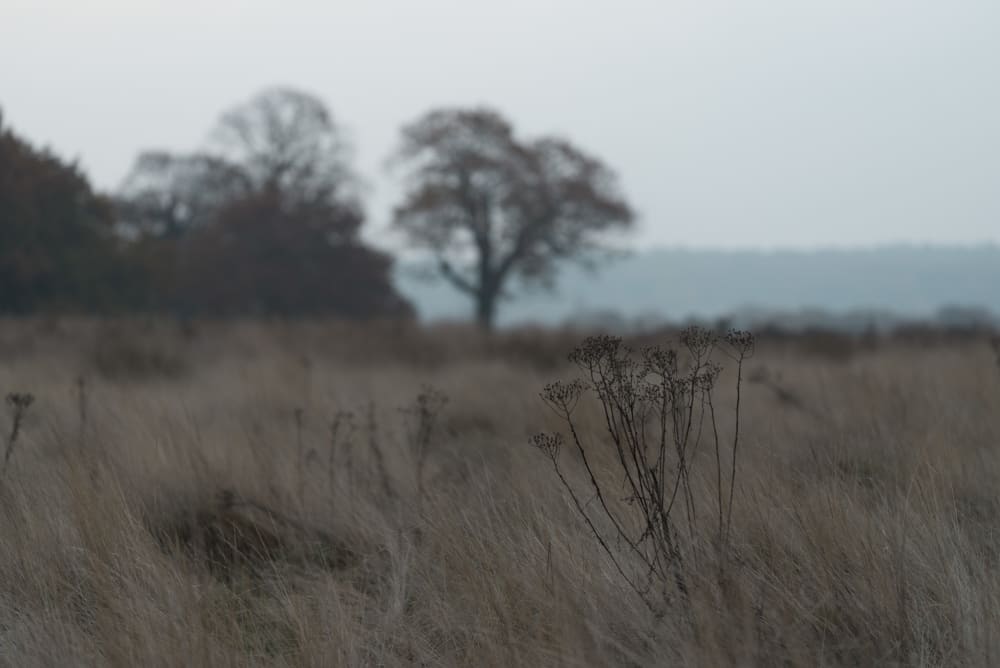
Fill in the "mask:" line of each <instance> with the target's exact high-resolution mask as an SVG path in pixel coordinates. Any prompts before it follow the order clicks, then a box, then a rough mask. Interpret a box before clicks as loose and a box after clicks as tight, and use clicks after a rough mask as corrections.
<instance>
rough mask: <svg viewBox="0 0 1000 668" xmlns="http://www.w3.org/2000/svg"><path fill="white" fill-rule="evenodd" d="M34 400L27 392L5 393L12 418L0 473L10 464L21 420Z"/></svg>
mask: <svg viewBox="0 0 1000 668" xmlns="http://www.w3.org/2000/svg"><path fill="white" fill-rule="evenodd" d="M34 400H35V397H33V396H32V395H31V394H28V393H21V392H12V393H10V394H8V395H7V405H8V406H10V408H11V410H12V411H13V412H14V420H13V423H12V424H11V428H10V435H9V436H8V437H7V448H6V450H5V451H4V455H3V470H2V471H0V475H6V474H7V466H8V465H9V464H10V458H11V455H13V454H14V447H15V446H16V445H17V437H18V436H19V435H20V433H21V421H22V420H23V419H24V415H25V413H27V411H28V407H29V406H31V404H32V402H34Z"/></svg>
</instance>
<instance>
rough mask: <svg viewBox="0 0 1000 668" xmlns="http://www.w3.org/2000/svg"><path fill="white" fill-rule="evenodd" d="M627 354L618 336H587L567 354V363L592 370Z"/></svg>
mask: <svg viewBox="0 0 1000 668" xmlns="http://www.w3.org/2000/svg"><path fill="white" fill-rule="evenodd" d="M623 353H627V349H625V348H624V346H622V339H621V337H620V336H609V335H607V334H600V335H598V336H588V337H587V338H586V339H584V340H583V343H582V344H580V345H579V346H578V347H577V348H575V349H574V350H573V352H571V353H570V354H569V361H570V362H572V363H573V364H576V365H578V366H580V367H583V368H585V369H592V368H594V367H596V366H599V365H601V364H603V363H606V362H608V361H613V360H615V359H618V358H619V357H621V355H622V354H623Z"/></svg>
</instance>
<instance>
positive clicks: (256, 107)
mask: <svg viewBox="0 0 1000 668" xmlns="http://www.w3.org/2000/svg"><path fill="white" fill-rule="evenodd" d="M210 137H211V139H210V141H209V143H208V145H207V146H206V147H205V148H204V149H203V150H201V151H199V152H197V153H194V154H190V155H172V154H169V153H166V152H147V153H144V154H142V155H140V156H139V158H138V159H137V161H136V163H135V166H134V168H133V170H132V172H131V174H130V175H129V177H128V178H127V179H126V181H125V183H124V186H123V188H122V193H121V197H120V198H119V211H120V212H121V217H122V227H123V230H124V232H125V234H127V235H129V236H131V237H133V238H136V239H137V242H136V243H137V247H138V248H145V249H146V251H147V253H151V254H153V255H156V256H158V257H159V262H158V269H157V272H158V279H157V282H158V284H159V285H160V286H161V293H162V294H165V295H168V301H170V302H171V303H172V304H173V305H174V306H176V307H177V308H180V309H182V310H184V311H186V312H190V313H212V314H232V313H249V314H268V313H270V314H280V315H292V314H315V315H318V314H330V315H338V316H346V317H378V316H400V315H408V314H409V313H410V312H411V309H410V307H409V305H408V304H407V303H406V302H405V300H403V299H402V298H401V297H400V296H399V295H398V294H397V293H396V291H395V289H394V288H393V286H392V283H391V280H390V269H391V260H390V258H389V257H388V256H386V255H384V254H382V253H380V252H377V251H375V250H373V249H371V248H369V247H367V246H366V245H365V244H364V243H362V241H361V238H360V230H361V226H362V223H363V222H364V213H363V210H362V207H361V204H360V202H359V200H358V198H357V196H356V194H355V191H356V189H357V178H356V176H355V174H354V172H353V170H352V168H351V166H350V162H349V157H350V155H349V150H348V148H347V142H346V141H345V139H344V136H343V133H342V131H341V130H340V128H339V126H338V125H337V124H336V123H335V122H334V120H333V118H332V116H331V115H330V113H329V111H328V110H327V108H326V107H325V105H324V104H323V103H322V102H321V101H320V100H318V99H317V98H315V97H312V96H310V95H308V94H306V93H302V92H299V91H294V90H288V89H271V90H267V91H264V92H263V93H261V94H259V95H257V96H256V97H254V98H253V99H252V100H250V101H249V102H248V103H246V104H244V105H240V106H238V107H235V108H233V109H231V110H229V111H227V112H226V113H224V114H223V115H222V117H221V118H220V120H219V122H218V123H217V125H216V126H215V128H214V130H213V131H212V133H211V135H210Z"/></svg>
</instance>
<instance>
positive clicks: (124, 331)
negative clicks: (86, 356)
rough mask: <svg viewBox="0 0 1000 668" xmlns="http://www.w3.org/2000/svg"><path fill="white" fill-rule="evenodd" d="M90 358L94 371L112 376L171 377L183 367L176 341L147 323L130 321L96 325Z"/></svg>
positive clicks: (178, 374)
mask: <svg viewBox="0 0 1000 668" xmlns="http://www.w3.org/2000/svg"><path fill="white" fill-rule="evenodd" d="M92 362H93V365H94V368H95V370H96V371H97V373H98V374H100V375H101V376H103V377H105V378H109V379H116V380H129V379H132V380H141V379H146V378H164V377H167V378H174V377H178V376H181V375H183V374H184V373H185V372H186V371H187V363H186V360H185V358H184V357H183V355H181V354H180V350H179V342H178V341H171V340H169V339H168V336H167V335H166V334H165V333H164V332H161V331H157V329H156V328H155V327H153V326H151V325H146V326H140V325H131V324H130V323H116V324H112V325H109V326H106V327H102V328H101V329H100V331H99V332H98V334H97V341H96V342H95V345H94V349H93V357H92Z"/></svg>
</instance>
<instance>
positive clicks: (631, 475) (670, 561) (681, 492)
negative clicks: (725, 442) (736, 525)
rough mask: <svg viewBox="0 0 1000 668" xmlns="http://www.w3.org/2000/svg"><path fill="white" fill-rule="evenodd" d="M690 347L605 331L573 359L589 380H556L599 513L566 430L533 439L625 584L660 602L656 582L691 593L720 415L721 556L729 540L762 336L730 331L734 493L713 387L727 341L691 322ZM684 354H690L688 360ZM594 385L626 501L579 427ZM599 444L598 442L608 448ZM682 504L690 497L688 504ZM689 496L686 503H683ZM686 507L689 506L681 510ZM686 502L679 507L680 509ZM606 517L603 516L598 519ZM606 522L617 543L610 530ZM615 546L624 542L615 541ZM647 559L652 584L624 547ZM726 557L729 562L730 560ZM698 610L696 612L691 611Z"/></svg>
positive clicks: (555, 395)
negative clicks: (743, 398) (704, 483)
mask: <svg viewBox="0 0 1000 668" xmlns="http://www.w3.org/2000/svg"><path fill="white" fill-rule="evenodd" d="M680 342H681V352H682V355H679V354H678V351H677V350H674V349H666V348H659V347H654V348H648V349H646V350H644V351H643V352H642V354H641V355H636V354H635V353H634V352H633V351H632V349H630V348H629V347H627V346H625V345H623V344H622V341H621V339H620V338H617V337H610V336H598V337H591V338H589V339H587V340H586V341H585V342H584V344H583V345H582V346H580V347H579V348H577V349H576V350H575V351H573V353H572V354H571V355H570V361H571V362H573V363H574V364H576V365H577V367H579V368H580V369H581V370H582V371H584V372H585V377H586V378H587V379H588V381H589V382H583V381H580V380H576V381H572V382H569V383H564V382H555V383H550V384H549V385H547V386H546V387H545V389H544V391H543V392H542V399H543V401H545V403H546V404H547V405H548V406H549V408H551V409H552V410H553V411H554V412H555V413H556V415H558V416H559V417H560V419H561V420H562V422H563V424H564V426H565V428H566V431H567V432H568V433H569V436H570V439H571V440H572V442H573V445H574V446H575V448H574V451H575V453H576V455H577V457H576V460H577V461H578V462H579V466H580V468H581V469H582V473H585V474H586V478H587V481H588V483H589V486H590V488H591V490H592V492H593V498H594V499H596V500H597V502H598V507H599V511H594V510H591V511H588V510H587V505H588V504H584V503H582V502H581V501H580V497H579V494H578V493H577V491H576V490H575V489H574V488H573V486H572V484H571V483H570V480H571V476H569V475H567V474H565V473H564V471H563V469H562V467H561V466H560V464H559V460H558V456H559V450H560V445H561V443H562V435H561V434H558V433H557V434H554V435H545V434H540V435H537V436H536V437H535V438H534V439H533V442H534V444H535V445H536V446H537V447H539V448H540V449H542V450H543V451H544V452H545V453H546V454H547V455H548V457H549V458H550V460H551V461H552V463H553V467H554V468H555V470H556V475H557V476H558V478H559V481H560V483H561V484H562V486H563V487H564V488H565V489H566V490H567V491H568V493H569V495H570V498H571V499H572V500H573V504H574V506H575V507H576V508H577V511H578V512H579V513H580V514H581V515H582V516H583V519H584V521H585V522H586V524H587V527H588V528H589V529H590V531H591V533H593V534H594V535H595V537H596V538H597V541H598V544H599V545H600V547H601V549H602V550H603V551H604V552H606V553H607V554H608V555H609V556H610V557H611V560H612V562H613V563H614V565H615V567H616V569H617V570H618V571H619V573H620V574H621V575H622V577H623V578H624V579H625V581H626V582H627V583H628V584H629V585H630V586H631V587H632V588H633V589H634V590H635V591H636V592H638V593H639V594H640V595H641V596H642V597H643V600H645V601H646V602H647V603H650V600H649V599H648V598H647V596H646V595H647V593H648V592H649V590H650V588H651V587H652V586H653V585H654V584H658V585H659V586H660V587H661V593H662V594H663V596H664V598H665V600H669V587H667V586H666V585H667V584H668V583H672V585H673V589H674V590H675V591H677V592H678V593H679V594H680V595H681V599H682V600H683V601H685V602H686V603H689V600H688V580H689V578H688V577H687V575H686V574H685V568H686V567H685V564H686V563H688V560H689V558H694V559H697V558H698V555H699V554H700V553H701V549H702V547H701V546H702V545H703V543H702V539H701V532H700V529H699V515H700V514H701V513H700V512H699V507H698V497H697V495H696V494H695V490H694V484H693V482H692V481H693V479H694V478H693V477H692V471H693V469H694V468H695V467H696V466H697V459H696V454H697V452H698V447H699V444H700V443H701V439H702V434H703V431H704V422H705V419H706V417H707V419H708V420H709V421H710V422H711V429H712V434H713V438H714V445H715V469H716V470H715V476H714V478H715V487H716V489H715V490H714V494H713V496H714V497H715V499H714V504H713V505H715V513H714V514H715V516H716V527H715V536H716V540H715V542H716V544H717V546H718V550H719V554H720V555H721V554H722V553H723V552H724V551H725V549H726V545H727V543H728V537H729V534H730V530H731V524H732V507H733V498H734V488H735V482H736V467H737V457H736V451H737V449H738V447H739V437H738V433H739V401H740V393H739V389H740V388H739V385H740V384H741V383H742V364H743V360H744V359H745V358H746V357H748V356H749V354H750V352H751V350H752V345H753V338H752V337H751V336H750V335H749V334H746V333H744V332H735V331H734V332H730V333H729V334H727V335H726V337H725V343H726V344H728V346H729V347H730V348H732V349H733V350H734V351H735V352H734V353H732V354H730V353H727V354H730V356H731V357H732V358H733V359H734V360H736V362H737V409H736V435H735V436H734V440H733V444H732V447H733V456H732V459H731V469H730V471H728V474H729V475H728V476H726V477H727V478H728V482H729V485H728V490H727V489H726V479H725V478H724V474H723V456H722V442H721V438H720V435H719V428H718V419H717V415H716V406H715V402H714V400H713V392H714V390H715V386H716V384H717V381H718V378H719V375H720V373H721V370H722V367H721V366H719V365H718V364H716V363H715V362H713V360H712V357H713V353H714V352H715V351H716V350H717V348H718V345H719V340H718V338H717V337H716V336H715V335H714V334H712V333H710V332H708V331H706V330H702V329H698V328H689V329H687V330H685V331H684V332H683V333H682V334H681V337H680ZM682 357H683V361H682ZM589 391H593V392H594V394H596V397H597V399H598V401H599V402H600V405H601V409H602V415H603V417H604V422H605V427H606V432H607V435H608V438H609V440H610V444H609V445H611V446H613V451H614V454H615V459H616V461H617V464H618V471H617V473H619V474H620V476H621V480H622V484H623V485H624V487H625V488H626V496H625V498H624V499H622V501H623V502H624V505H623V506H619V505H618V504H616V503H612V500H611V499H610V497H609V496H608V494H607V492H606V489H605V486H606V484H607V483H606V482H602V472H599V471H598V470H597V469H596V467H595V464H594V462H595V460H594V458H593V457H592V454H591V453H590V452H588V447H585V445H584V443H583V442H582V440H581V438H580V435H579V433H578V430H577V427H576V423H575V420H574V412H575V411H576V409H577V406H578V404H579V401H580V397H581V395H582V394H584V393H585V392H589ZM599 446H600V444H599V443H598V444H596V445H595V446H594V447H599ZM679 501H680V502H679ZM678 502H679V503H678ZM680 507H683V510H680ZM675 508H677V509H678V510H677V512H675ZM595 512H597V513H598V514H600V515H603V518H604V519H603V520H602V521H600V522H598V521H595V519H594V518H593V517H592V514H593V513H595ZM677 513H682V514H683V519H681V520H680V522H681V523H683V524H684V525H686V531H684V532H683V533H681V532H679V531H678V528H677V524H678V522H677V520H676V518H675V515H676V514H677ZM602 524H603V525H605V526H607V527H608V529H609V530H611V531H613V534H611V536H612V538H613V539H614V540H609V539H608V538H607V537H606V536H605V535H604V534H603V533H602V530H601V529H600V525H602ZM612 543H614V544H615V545H617V546H618V547H617V548H616V547H615V546H613V544H612ZM622 543H624V544H625V546H627V548H628V550H627V552H628V553H629V554H631V555H633V556H634V557H637V558H638V560H639V562H640V563H641V564H642V565H643V567H644V570H645V571H646V582H645V583H643V582H640V581H638V580H637V579H636V578H635V577H633V576H629V575H626V573H628V571H629V570H630V569H629V567H628V566H627V564H626V563H625V562H624V561H622V558H623V556H624V555H620V554H619V553H618V552H619V550H620V549H621V544H622ZM723 563H724V562H723V560H722V559H721V558H720V568H721V567H722V566H723ZM688 612H690V610H689V609H688Z"/></svg>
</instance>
